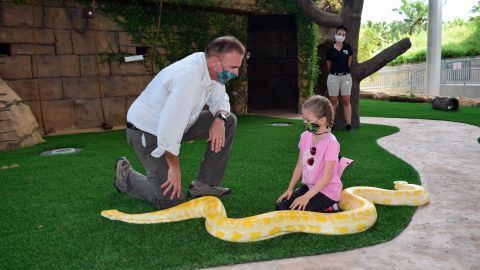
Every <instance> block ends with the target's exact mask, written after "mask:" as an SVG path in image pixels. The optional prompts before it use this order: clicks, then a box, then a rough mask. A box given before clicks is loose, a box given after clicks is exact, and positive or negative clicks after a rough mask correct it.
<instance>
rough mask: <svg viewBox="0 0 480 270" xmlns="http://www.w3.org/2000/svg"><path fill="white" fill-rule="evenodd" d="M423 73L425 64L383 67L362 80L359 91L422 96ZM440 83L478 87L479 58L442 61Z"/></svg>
mask: <svg viewBox="0 0 480 270" xmlns="http://www.w3.org/2000/svg"><path fill="white" fill-rule="evenodd" d="M425 73H426V64H425V63H422V64H414V65H402V66H396V67H384V68H382V69H380V70H379V71H378V72H376V73H375V74H372V75H371V76H370V77H368V78H366V79H365V80H363V81H362V84H361V89H362V90H378V89H392V90H397V91H404V92H409V93H411V94H424V93H425V80H426V75H425ZM440 83H441V84H443V85H479V86H480V58H471V59H449V60H443V61H442V64H441V75H440Z"/></svg>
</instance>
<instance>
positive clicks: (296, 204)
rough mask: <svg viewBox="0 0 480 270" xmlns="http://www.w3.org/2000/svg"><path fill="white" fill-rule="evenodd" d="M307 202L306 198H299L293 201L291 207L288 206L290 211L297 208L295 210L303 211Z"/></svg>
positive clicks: (308, 199)
mask: <svg viewBox="0 0 480 270" xmlns="http://www.w3.org/2000/svg"><path fill="white" fill-rule="evenodd" d="M309 201H310V198H308V197H307V196H305V195H303V196H300V197H298V198H296V199H295V200H294V201H293V203H292V205H290V209H292V210H295V209H296V208H297V210H305V207H307V204H308V202H309Z"/></svg>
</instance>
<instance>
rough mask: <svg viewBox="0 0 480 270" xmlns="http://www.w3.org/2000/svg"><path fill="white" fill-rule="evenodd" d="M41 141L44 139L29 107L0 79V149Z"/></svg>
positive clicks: (15, 147) (24, 145)
mask: <svg viewBox="0 0 480 270" xmlns="http://www.w3.org/2000/svg"><path fill="white" fill-rule="evenodd" d="M41 142H44V140H43V138H42V135H41V134H40V132H39V130H38V123H37V120H36V119H35V117H34V116H33V114H32V111H31V110H30V107H28V106H27V105H26V104H24V103H23V102H22V100H21V99H20V97H19V96H18V95H17V94H16V93H15V92H14V91H13V90H12V89H11V88H10V87H9V86H8V85H7V84H6V83H5V82H4V81H3V80H2V79H0V151H5V150H13V149H17V148H22V147H27V146H32V145H35V144H37V143H41Z"/></svg>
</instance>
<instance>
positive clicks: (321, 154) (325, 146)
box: [298, 131, 343, 201]
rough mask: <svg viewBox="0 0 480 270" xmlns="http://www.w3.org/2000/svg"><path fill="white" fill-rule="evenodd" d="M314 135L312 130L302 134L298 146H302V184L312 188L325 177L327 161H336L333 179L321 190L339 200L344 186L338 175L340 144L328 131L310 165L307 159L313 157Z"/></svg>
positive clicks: (331, 197)
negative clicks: (311, 151)
mask: <svg viewBox="0 0 480 270" xmlns="http://www.w3.org/2000/svg"><path fill="white" fill-rule="evenodd" d="M312 136H313V134H312V133H311V132H308V131H305V132H303V133H302V135H300V142H299V143H298V148H300V151H301V153H302V154H301V157H302V167H303V171H302V184H304V185H306V186H308V188H312V187H313V186H314V185H315V184H316V183H317V182H318V181H319V180H320V179H321V178H322V177H323V175H324V173H325V172H324V171H325V162H326V161H335V166H334V167H333V175H332V179H330V181H329V182H328V183H327V185H326V186H325V187H323V189H322V190H321V191H320V192H322V193H323V194H324V195H325V196H327V197H329V198H330V199H332V200H334V201H339V200H340V195H341V193H342V187H343V185H342V181H341V180H340V176H339V175H338V154H339V153H340V144H339V143H338V141H337V138H335V136H334V135H333V134H332V133H326V134H325V135H324V137H323V138H322V139H321V140H320V141H319V142H318V143H317V145H316V146H315V147H316V148H317V151H316V154H315V157H314V158H315V161H314V163H313V165H308V163H307V160H308V159H309V158H311V157H312V155H311V154H310V148H311V147H312V146H313V141H312Z"/></svg>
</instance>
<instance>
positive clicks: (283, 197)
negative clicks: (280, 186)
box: [277, 190, 293, 203]
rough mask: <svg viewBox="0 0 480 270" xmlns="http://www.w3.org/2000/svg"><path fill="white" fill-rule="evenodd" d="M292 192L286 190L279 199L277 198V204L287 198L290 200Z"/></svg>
mask: <svg viewBox="0 0 480 270" xmlns="http://www.w3.org/2000/svg"><path fill="white" fill-rule="evenodd" d="M292 193H293V191H291V190H287V191H285V192H284V193H283V194H282V195H281V196H280V197H278V200H277V203H279V202H281V201H282V200H283V199H285V198H287V200H290V197H291V196H292Z"/></svg>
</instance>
